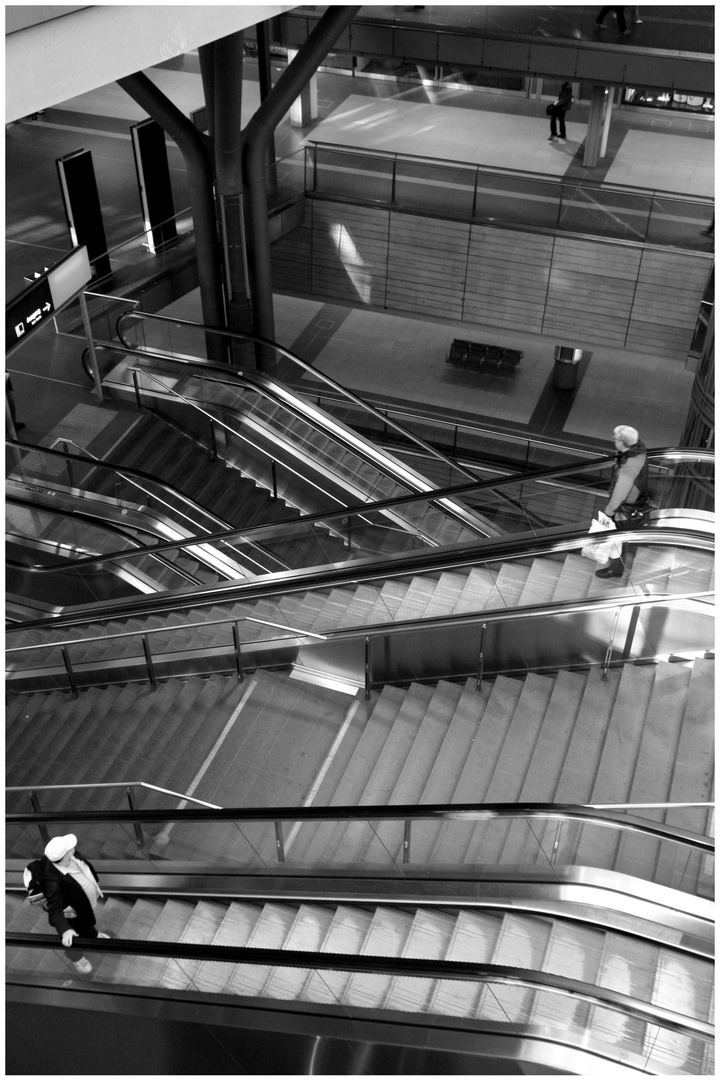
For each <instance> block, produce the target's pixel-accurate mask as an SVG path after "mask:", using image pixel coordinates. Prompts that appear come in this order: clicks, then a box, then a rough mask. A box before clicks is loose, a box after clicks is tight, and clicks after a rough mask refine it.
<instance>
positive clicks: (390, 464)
mask: <svg viewBox="0 0 720 1080" xmlns="http://www.w3.org/2000/svg"><path fill="white" fill-rule="evenodd" d="M142 355H143V357H147V356H155V357H161V358H162V359H163V362H168V363H177V362H182V363H192V362H191V361H178V360H177V359H176V358H175V357H169V356H168V357H166V356H164V355H163V354H160V353H148V352H146V353H143V354H142ZM130 370H131V371H133V372H140V373H142V374H143V375H145V376H146V377H149V378H150V379H153V380H154V381H155V382H156V383H158V384H159V385H160V386H161V387H162V393H163V394H164V395H167V394H170V395H172V397H174V398H177V399H178V400H179V401H181V402H182V403H183V405H185V406H186V407H188V408H192V409H194V410H195V412H198V413H201V414H202V415H203V416H205V417H206V418H207V419H208V420H209V421H211V423H213V424H216V425H219V426H220V427H221V428H224V429H225V431H227V432H228V433H229V434H230V435H234V436H235V438H238V439H244V440H245V441H246V442H247V441H249V440H248V438H247V436H245V435H242V434H241V433H240V432H239V431H236V430H235V429H234V428H232V427H231V426H230V425H229V424H227V423H226V422H225V421H224V420H221V419H219V418H218V417H216V416H214V415H213V414H212V413H210V412H208V411H207V409H206V408H204V407H203V405H199V404H198V403H197V402H196V401H193V400H191V399H190V398H188V397H185V396H184V395H183V394H181V393H180V392H179V391H178V390H176V389H175V388H174V387H171V386H168V385H166V384H165V383H163V382H162V381H161V379H160V378H159V377H158V376H156V375H155V373H154V372H151V371H148V370H147V369H146V368H143V367H136V366H133V367H131V368H130ZM190 377H191V378H198V379H203V380H204V381H205V382H209V383H216V384H218V385H221V386H229V387H231V388H232V389H234V390H237V381H236V382H231V381H229V380H228V379H227V378H223V379H220V378H215V377H213V376H210V377H208V376H207V375H206V374H205V373H204V371H199V372H193V373H192V375H191V376H190ZM237 379H238V381H239V382H240V383H241V384H242V385H243V386H244V388H245V389H248V387H249V388H250V389H251V390H253V391H254V392H255V393H260V394H261V395H263V396H264V397H267V398H269V399H270V400H271V401H275V402H276V403H279V404H280V405H281V406H282V408H283V409H285V410H286V411H287V412H290V413H292V414H293V415H294V416H297V417H299V418H300V419H302V420H303V421H304V422H305V423H306V424H308V425H310V426H311V427H313V428H314V429H315V430H317V431H321V432H322V433H323V434H324V435H328V436H329V437H331V438H332V439H333V440H334V442H335V443H337V444H339V445H340V446H342V447H343V448H344V449H345V450H348V451H349V452H350V453H352V454H354V455H355V456H356V457H359V458H360V459H361V460H363V461H365V462H366V463H368V464H370V465H372V467H373V468H374V469H376V470H377V472H379V473H380V475H381V476H384V477H386V478H388V479H390V480H392V482H393V483H394V484H396V485H399V486H402V487H404V488H405V489H406V491H409V492H412V491H415V492H419V493H420V494H421V495H424V496H425V497H426V498H428V497H430V496H431V495H432V492H433V491H434V489H433V486H432V484H431V483H430V482H429V481H428V480H427V479H426V478H425V477H424V476H422V475H421V474H420V473H418V472H416V471H415V469H413V468H412V467H411V466H406V465H403V463H402V462H401V461H398V459H397V458H396V457H393V456H391V455H389V454H387V453H386V452H385V451H384V450H382V449H379V448H378V447H377V446H376V445H375V444H374V443H372V442H370V440H368V439H366V438H365V437H364V436H362V435H358V434H357V432H355V431H353V430H352V428H349V427H348V426H347V425H346V424H343V423H341V422H340V421H338V420H335V419H333V418H332V417H331V416H329V415H328V414H325V413H322V412H321V410H317V409H316V407H315V406H312V405H310V404H309V403H308V402H306V401H304V399H303V398H301V397H298V396H297V395H295V394H294V393H293V392H292V391H290V390H288V389H287V388H286V387H284V386H283V384H282V383H279V382H274V381H273V380H271V379H268V378H267V376H265V375H258V374H252V375H248V374H240V375H238V377H237ZM225 408H231V407H229V406H225ZM231 411H234V410H231ZM317 413H320V415H317ZM461 471H462V472H464V473H465V474H466V475H472V474H470V473H468V471H467V470H466V469H464V468H463V469H462V470H461ZM325 494H326V495H328V492H325ZM331 497H332V496H331ZM500 497H502V496H500ZM433 498H434V496H433ZM335 502H340V499H338V498H337V497H335ZM440 503H442V505H443V510H444V511H445V512H446V513H448V514H450V516H452V517H454V518H455V519H456V520H459V521H462V523H463V524H464V525H465V527H466V528H469V529H470V530H472V531H473V532H474V533H475V534H476V535H477V536H478V537H481V538H484V537H485V536H486V532H484V531H483V530H482V528H481V527H480V524H479V522H478V521H477V520H475V521H473V520H472V518H473V517H474V516H476V515H475V514H474V512H473V511H471V510H469V509H468V508H467V507H463V506H460V505H453V503H452V502H450V501H449V500H440V499H438V500H436V505H437V504H440ZM341 506H342V503H341ZM484 527H485V529H487V528H488V525H487V522H485V523H484Z"/></svg>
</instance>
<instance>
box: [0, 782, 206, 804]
mask: <svg viewBox="0 0 720 1080" xmlns="http://www.w3.org/2000/svg"><path fill="white" fill-rule="evenodd" d="M129 787H132V788H136V787H142V788H147V789H148V790H150V791H159V792H160V793H161V794H162V795H172V797H173V798H175V799H185V800H186V802H194V803H197V804H198V805H199V806H206V807H208V809H211V810H220V809H222V807H220V806H218V805H217V803H210V802H205V800H204V799H196V798H195V797H194V796H193V795H181V793H180V792H179V791H170V789H169V788H164V787H158V785H157V784H148V783H147V782H146V781H145V780H118V781H116V782H114V783H108V782H106V781H102V782H101V783H97V784H23V785H22V786H20V787H6V788H5V791H6V793H7V792H10V791H66V790H69V789H72V790H80V789H86V788H129Z"/></svg>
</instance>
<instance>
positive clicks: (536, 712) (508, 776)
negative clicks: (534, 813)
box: [463, 672, 555, 865]
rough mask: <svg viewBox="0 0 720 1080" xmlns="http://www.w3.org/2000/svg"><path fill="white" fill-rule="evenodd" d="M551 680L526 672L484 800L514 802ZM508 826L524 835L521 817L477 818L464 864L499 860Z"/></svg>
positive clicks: (509, 828) (529, 758)
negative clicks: (509, 818) (487, 819)
mask: <svg viewBox="0 0 720 1080" xmlns="http://www.w3.org/2000/svg"><path fill="white" fill-rule="evenodd" d="M554 687H555V682H554V680H553V679H552V678H550V677H548V676H545V675H536V674H534V673H533V672H530V673H529V674H528V675H527V677H526V678H525V680H524V682H523V688H522V693H521V694H520V697H519V699H518V702H517V705H516V706H515V710H514V712H513V715H512V719H511V721H510V724H509V726H508V728H507V730H506V733H505V738H504V740H503V745H502V748H501V750H500V752H499V754H498V755H497V757H496V758H495V762H494V766H495V767H494V769H493V773H492V778H491V780H490V783H489V785H488V787H487V790H486V792H485V797H484V801H486V802H490V803H493V802H518V801H519V798H520V792H521V790H522V785H523V783H524V779H525V776H526V775H527V771H528V769H529V767H530V762H531V761H532V756H533V750H534V748H535V743H536V741H537V738H538V736H539V733H540V730H541V728H542V724H543V720H544V719H545V714H546V712H547V708H548V705H549V702H550V699H551V697H552V693H553V690H554ZM511 828H514V835H515V836H517V838H518V839H520V840H523V841H524V840H525V839H526V838H527V831H528V826H527V823H526V822H525V821H517V822H515V823H513V824H512V825H511V823H510V822H508V821H497V820H494V821H480V822H478V823H477V825H476V827H475V829H474V831H473V836H472V839H471V841H470V843H469V845H468V847H467V849H466V851H465V854H464V858H463V861H464V862H465V863H466V864H481V863H484V864H486V865H494V864H496V863H497V862H498V861H499V860H500V856H501V852H502V850H503V846H504V844H505V843H506V842H507V839H508V836H509V834H510V830H511Z"/></svg>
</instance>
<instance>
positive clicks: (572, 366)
mask: <svg viewBox="0 0 720 1080" xmlns="http://www.w3.org/2000/svg"><path fill="white" fill-rule="evenodd" d="M581 360H582V349H570V348H568V346H567V345H558V346H557V348H556V349H555V367H554V368H553V386H554V387H555V389H556V390H572V389H573V388H574V387H576V386H577V377H578V365H579V363H580V361H581Z"/></svg>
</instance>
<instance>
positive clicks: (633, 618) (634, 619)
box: [622, 607, 640, 660]
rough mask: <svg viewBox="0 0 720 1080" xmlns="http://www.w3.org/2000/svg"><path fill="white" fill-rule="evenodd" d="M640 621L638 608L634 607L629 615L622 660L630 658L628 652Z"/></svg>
mask: <svg viewBox="0 0 720 1080" xmlns="http://www.w3.org/2000/svg"><path fill="white" fill-rule="evenodd" d="M639 619H640V608H639V607H634V608H633V609H632V612H631V613H630V623H629V625H628V631H627V635H626V637H625V648H624V649H623V652H622V658H623V660H627V659H629V657H630V651H631V649H632V644H633V641H634V640H635V631H636V630H637V624H638V621H639Z"/></svg>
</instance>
